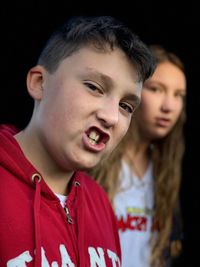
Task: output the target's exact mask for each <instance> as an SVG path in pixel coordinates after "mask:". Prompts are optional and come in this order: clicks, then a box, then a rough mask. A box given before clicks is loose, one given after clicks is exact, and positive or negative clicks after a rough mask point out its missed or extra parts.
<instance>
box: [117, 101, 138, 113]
mask: <svg viewBox="0 0 200 267" xmlns="http://www.w3.org/2000/svg"><path fill="white" fill-rule="evenodd" d="M119 105H120V107H121V108H122V109H124V110H125V111H126V112H128V113H130V114H133V112H134V110H135V108H134V107H133V106H132V105H130V104H126V103H120V104H119Z"/></svg>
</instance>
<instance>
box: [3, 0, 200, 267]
mask: <svg viewBox="0 0 200 267" xmlns="http://www.w3.org/2000/svg"><path fill="white" fill-rule="evenodd" d="M27 2H28V3H27V4H22V3H21V2H20V1H18V3H14V4H10V3H7V4H5V3H4V4H1V7H0V25H1V29H0V34H1V41H0V42H1V56H0V60H1V61H0V64H1V91H0V92H1V93H0V123H2V122H6V123H14V124H16V125H17V126H18V127H24V126H25V125H26V123H27V122H28V120H29V118H30V116H31V113H32V108H33V102H32V100H31V98H30V97H29V96H28V94H27V92H26V73H27V71H28V69H29V68H30V67H32V66H33V65H34V64H35V63H36V60H37V56H38V55H39V53H40V51H41V49H42V47H43V45H44V43H45V41H46V39H47V37H49V34H50V33H51V32H52V31H53V30H54V29H55V28H56V27H57V26H58V25H60V24H61V23H62V22H63V21H64V20H65V19H66V18H68V17H69V16H71V15H113V16H115V17H117V18H119V19H121V20H123V21H124V22H126V23H127V24H128V25H129V26H130V27H131V28H132V29H133V30H134V31H135V33H137V34H138V35H139V36H140V37H141V39H142V40H143V41H144V42H146V43H147V44H153V43H154V44H155V43H158V44H161V45H163V46H164V47H165V48H167V49H169V50H171V51H172V52H175V53H176V54H177V55H179V56H180V57H181V58H182V60H183V61H184V63H185V65H186V73H187V81H188V95H187V123H186V126H185V137H186V152H185V157H184V162H183V181H182V185H181V206H182V210H183V222H184V232H185V239H184V243H183V253H182V255H181V257H180V258H179V260H177V262H176V264H175V266H176V267H177V266H181V267H197V266H198V243H199V238H200V234H199V222H198V219H197V218H198V213H199V211H200V203H199V198H200V197H199V196H200V189H199V170H198V158H199V153H198V152H199V148H200V141H199V136H200V127H199V114H200V112H199V108H200V99H199V98H200V89H199V77H200V66H199V63H200V51H199V49H200V41H199V40H198V39H199V27H200V17H199V13H198V7H197V4H194V3H193V2H192V1H189V3H177V2H176V1H172V2H170V1H168V2H166V1H160V4H158V3H156V2H155V1H148V2H147V3H146V2H145V1H141V2H140V3H134V2H132V3H131V4H130V3H125V1H123V3H122V2H120V3H119V4H116V3H115V4H112V5H111V6H110V7H107V6H106V4H105V3H103V2H95V3H94V2H93V3H91V4H89V3H88V4H87V5H86V3H82V4H81V2H80V3H77V2H75V1H74V4H70V2H69V1H53V3H51V2H50V1H47V2H45V1H40V2H37V1H30V2H29V1H27ZM187 2H188V1H187Z"/></svg>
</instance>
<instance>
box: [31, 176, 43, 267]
mask: <svg viewBox="0 0 200 267" xmlns="http://www.w3.org/2000/svg"><path fill="white" fill-rule="evenodd" d="M31 179H32V182H33V183H35V186H36V189H35V198H34V223H35V267H40V266H41V236H40V197H41V196H40V190H41V186H40V182H41V180H42V177H41V175H40V174H38V173H35V174H33V175H32V178H31Z"/></svg>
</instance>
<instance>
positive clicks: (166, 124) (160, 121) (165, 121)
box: [156, 118, 171, 127]
mask: <svg viewBox="0 0 200 267" xmlns="http://www.w3.org/2000/svg"><path fill="white" fill-rule="evenodd" d="M170 124H171V121H170V120H169V119H165V118H156V125H157V126H160V127H169V126H170Z"/></svg>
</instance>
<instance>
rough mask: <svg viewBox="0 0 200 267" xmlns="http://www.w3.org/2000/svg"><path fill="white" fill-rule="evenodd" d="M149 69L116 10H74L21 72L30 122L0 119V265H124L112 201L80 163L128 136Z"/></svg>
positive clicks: (88, 164) (92, 161) (148, 59)
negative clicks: (18, 127)
mask: <svg viewBox="0 0 200 267" xmlns="http://www.w3.org/2000/svg"><path fill="white" fill-rule="evenodd" d="M153 70H154V60H153V58H152V56H151V53H150V52H149V50H148V49H147V48H146V46H145V45H144V44H143V43H142V42H141V41H140V40H139V39H138V37H137V36H135V35H134V34H133V33H132V32H131V31H130V30H129V29H128V28H127V27H126V26H124V25H123V24H122V23H121V22H119V21H117V20H115V19H114V18H112V17H108V16H105V17H104V16H102V17H75V18H72V19H71V20H69V21H68V22H66V23H65V24H64V25H63V26H62V27H61V28H60V29H58V31H56V32H55V33H54V34H53V35H52V36H51V38H50V39H49V41H48V42H47V44H46V46H45V48H44V49H43V51H42V53H41V55H40V57H39V60H38V64H37V65H36V66H35V67H33V68H32V69H31V70H30V71H29V72H28V75H27V90H28V92H29V94H30V96H31V97H32V98H33V99H34V102H35V104H34V110H33V115H32V118H31V120H30V122H29V123H28V125H27V127H26V128H25V129H23V130H22V131H19V132H18V133H17V132H15V130H14V129H13V128H9V127H7V126H2V127H1V128H2V130H1V132H0V163H1V164H0V177H1V187H0V188H1V189H0V190H1V193H0V203H1V204H0V205H1V207H0V208H1V220H0V236H1V241H0V265H1V266H9V267H14V266H15V267H17V266H23V267H24V266H37V267H39V266H43V267H47V266H52V267H55V266H56V267H57V266H71V267H72V266H81V267H82V266H120V258H121V255H120V246H119V240H118V231H117V227H116V224H115V217H114V215H113V211H112V208H111V206H110V203H109V202H108V200H107V197H106V196H105V193H104V192H103V191H102V189H101V188H100V187H99V186H98V185H97V184H96V183H95V182H94V181H93V180H92V179H91V178H90V177H88V176H87V175H86V174H84V173H83V172H82V171H84V170H88V169H90V168H92V167H94V166H95V165H96V164H97V163H98V162H99V161H100V160H101V159H102V158H105V157H106V156H108V155H109V153H110V152H111V151H112V150H113V149H114V148H115V146H116V145H117V144H118V143H119V142H120V140H121V139H122V137H123V136H124V135H125V133H126V131H127V129H128V127H129V124H130V121H131V116H132V114H133V112H134V110H135V108H136V107H137V106H138V104H139V101H140V95H141V88H142V85H143V82H144V81H145V80H146V79H147V78H148V77H150V75H151V74H152V72H153Z"/></svg>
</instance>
